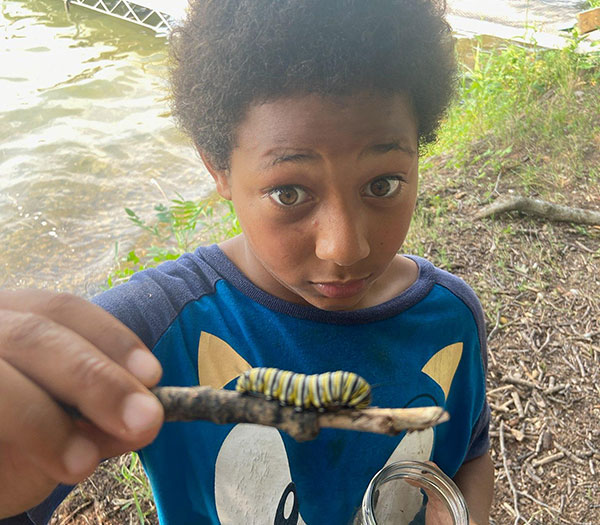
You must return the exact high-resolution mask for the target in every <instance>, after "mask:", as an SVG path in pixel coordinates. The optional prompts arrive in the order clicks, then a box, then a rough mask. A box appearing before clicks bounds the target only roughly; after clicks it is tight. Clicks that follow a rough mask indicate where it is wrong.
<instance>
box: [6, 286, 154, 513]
mask: <svg viewBox="0 0 600 525" xmlns="http://www.w3.org/2000/svg"><path fill="white" fill-rule="evenodd" d="M161 373H162V370H161V367H160V364H159V363H158V361H157V360H156V358H155V357H154V356H153V355H152V354H151V353H150V351H149V350H148V349H147V348H146V347H145V346H144V344H143V343H142V342H141V340H140V339H139V338H138V337H137V336H136V335H135V334H134V333H133V332H131V330H129V329H128V328H127V327H126V326H124V325H123V324H122V323H120V322H119V321H118V320H117V319H115V318H114V317H113V316H111V315H110V314H108V313H106V312H105V311H104V310H102V309H101V308H99V307H98V306H95V305H93V304H91V303H89V302H87V301H85V300H83V299H80V298H78V297H75V296H72V295H69V294H56V293H50V292H45V291H34V290H20V291H2V292H0V518H3V517H7V516H12V515H16V514H19V513H21V512H23V511H25V510H27V509H29V508H31V507H32V506H35V505H36V504H38V503H40V502H41V501H43V500H44V499H45V498H46V497H47V496H48V495H49V494H50V492H51V491H52V490H53V489H54V488H55V487H56V485H57V484H58V483H66V484H74V483H77V482H79V481H81V480H83V479H85V478H86V477H87V476H89V475H90V474H91V473H92V472H93V471H94V469H95V468H96V466H97V464H98V462H99V461H100V460H101V459H102V458H106V457H111V456H115V455H118V454H122V453H124V452H126V451H129V450H135V449H137V448H140V447H142V446H144V445H146V444H148V443H149V442H151V441H152V440H153V439H154V437H155V436H156V434H157V433H158V430H159V429H160V426H161V425H162V421H163V412H162V406H161V405H160V403H159V402H158V400H157V399H156V397H155V396H153V395H152V394H151V393H150V392H149V391H148V388H149V387H152V386H154V385H155V384H156V383H157V382H158V380H159V378H160V375H161ZM65 405H68V406H72V407H75V408H77V410H78V411H79V412H80V414H81V415H82V416H83V417H73V416H72V415H70V412H69V411H68V410H65V409H64V406H65Z"/></svg>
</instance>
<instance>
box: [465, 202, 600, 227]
mask: <svg viewBox="0 0 600 525" xmlns="http://www.w3.org/2000/svg"><path fill="white" fill-rule="evenodd" d="M509 211H520V212H522V213H526V214H530V215H536V216H538V217H543V218H544V219H549V220H551V221H560V222H574V223H577V224H600V211H594V210H586V209H583V208H571V207H569V206H562V205H560V204H553V203H551V202H547V201H543V200H540V199H532V198H529V197H520V196H517V197H506V198H501V199H498V200H496V201H494V202H492V204H490V205H488V206H485V207H484V208H482V209H481V210H479V212H477V213H476V214H475V218H476V219H482V218H484V217H489V216H490V215H496V214H499V213H506V212H509Z"/></svg>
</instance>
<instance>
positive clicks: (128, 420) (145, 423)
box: [123, 392, 162, 434]
mask: <svg viewBox="0 0 600 525" xmlns="http://www.w3.org/2000/svg"><path fill="white" fill-rule="evenodd" d="M161 417H162V405H161V404H160V401H159V400H158V399H157V398H156V397H155V396H153V395H151V394H142V393H140V392H136V393H135V394H129V395H128V396H127V397H126V398H125V402H124V403H123V422H124V423H125V426H126V427H127V430H129V431H130V432H134V433H136V434H137V433H140V432H143V431H145V430H149V429H150V428H152V427H154V426H155V425H156V424H157V423H158V422H159V421H160V419H161Z"/></svg>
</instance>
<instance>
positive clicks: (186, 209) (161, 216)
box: [107, 195, 241, 288]
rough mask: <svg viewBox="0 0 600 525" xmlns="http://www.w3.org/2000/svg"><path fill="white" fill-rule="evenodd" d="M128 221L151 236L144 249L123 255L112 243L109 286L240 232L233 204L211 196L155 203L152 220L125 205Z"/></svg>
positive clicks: (179, 197)
mask: <svg viewBox="0 0 600 525" xmlns="http://www.w3.org/2000/svg"><path fill="white" fill-rule="evenodd" d="M125 212H126V214H127V216H128V218H129V220H130V221H131V222H132V223H133V224H135V225H136V226H137V227H139V228H140V229H141V230H143V231H144V232H146V233H147V234H149V235H150V246H149V248H147V249H144V248H141V249H134V250H131V251H129V252H128V253H127V255H125V256H123V255H121V253H120V250H119V244H118V242H117V243H115V255H114V257H115V268H114V269H113V270H112V272H111V273H110V275H109V276H108V279H107V286H108V287H109V288H111V287H113V286H115V285H117V284H119V283H121V282H124V281H127V280H128V279H129V278H130V277H131V276H132V275H133V274H134V273H137V272H139V271H140V270H144V269H146V268H151V267H153V266H156V265H157V264H159V263H161V262H164V261H168V260H173V259H177V258H178V257H179V256H180V255H182V254H183V253H185V252H188V251H190V250H193V249H194V248H195V247H196V246H198V245H200V244H206V243H211V242H218V241H221V240H224V239H227V238H230V237H233V236H235V235H237V234H238V233H240V232H241V228H240V225H239V222H238V220H237V216H236V214H235V211H234V209H233V205H232V204H231V202H229V201H216V202H215V200H214V199H211V198H208V199H202V200H197V201H193V200H186V199H184V198H183V197H182V196H181V195H177V198H175V199H171V200H170V201H168V203H167V204H163V203H160V204H157V205H156V206H154V220H153V221H151V222H148V221H146V219H144V218H142V217H140V215H138V213H136V212H135V211H133V210H132V209H130V208H125Z"/></svg>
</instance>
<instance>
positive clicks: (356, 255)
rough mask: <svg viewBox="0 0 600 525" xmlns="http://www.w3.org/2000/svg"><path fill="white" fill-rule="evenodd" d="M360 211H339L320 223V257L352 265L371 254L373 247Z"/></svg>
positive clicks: (317, 240)
mask: <svg viewBox="0 0 600 525" xmlns="http://www.w3.org/2000/svg"><path fill="white" fill-rule="evenodd" d="M359 213H360V212H354V213H353V214H352V213H348V212H344V211H338V212H336V213H331V214H329V215H328V216H327V217H326V219H325V220H323V221H322V222H321V223H320V225H319V227H318V232H317V237H316V245H315V253H316V255H317V257H318V258H319V259H322V260H325V261H333V262H335V263H336V264H337V265H338V266H352V265H353V264H355V263H357V262H358V261H360V260H362V259H364V258H366V257H367V256H368V255H369V253H370V251H371V248H370V246H369V242H368V238H367V235H366V233H367V232H366V230H365V226H364V225H363V224H362V222H363V221H361V220H360V216H359Z"/></svg>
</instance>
